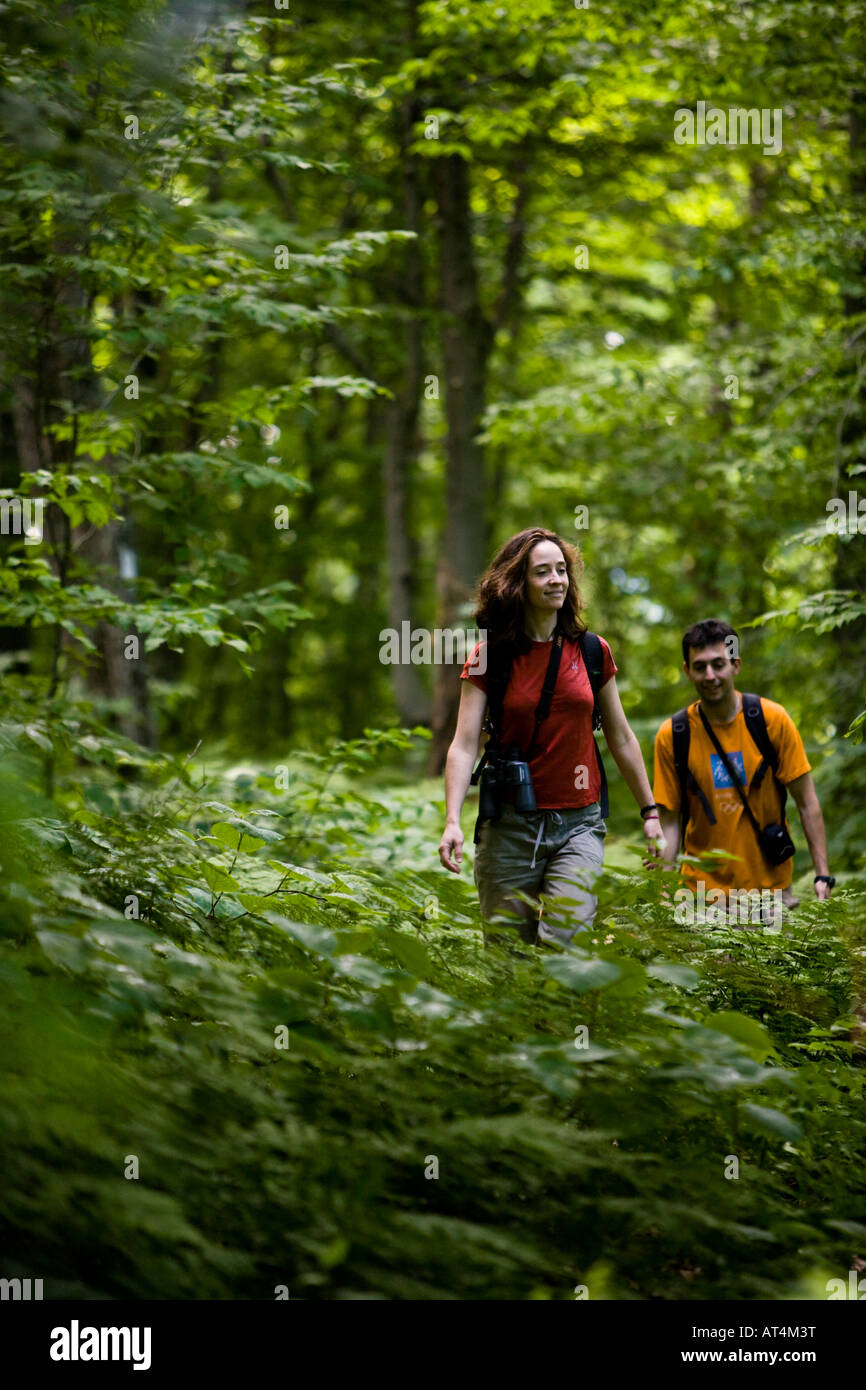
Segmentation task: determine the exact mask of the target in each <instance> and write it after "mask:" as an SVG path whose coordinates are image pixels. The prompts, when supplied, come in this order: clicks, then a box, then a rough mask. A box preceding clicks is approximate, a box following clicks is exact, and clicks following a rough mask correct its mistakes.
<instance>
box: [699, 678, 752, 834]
mask: <svg viewBox="0 0 866 1390" xmlns="http://www.w3.org/2000/svg"><path fill="white" fill-rule="evenodd" d="M698 714H699V715H700V717H701V723H702V724H703V726H704V728H705V729H706V731H707V737H708V738H709V739H710V742H711V743H712V745H713V747H714V748H715V750H716V752H717V753H718V755H719V757H720V758H721V760H722V762H723V763H724V766H725V771H726V772H727V774H728V776H729V777H730V779H731V785H732V786H734V787H736V789H737V793H738V795H739V798H740V800H741V801H742V803H743V810H744V811H745V813H746V815H747V816H748V817H749V820H750V821H751V823H752V829H753V830H754V832H755V834H756V835H757V836H758V838H759V839H760V835H761V827H760V826H759V825H758V822H757V821H756V820H755V817H754V815H753V814H752V808H751V806H750V805H749V802H748V799H747V797H746V793H745V792H744V791H743V787H742V784H741V782H740V779H739V777H738V775H737V769H736V768H735V767H734V765H733V763H732V762H731V760H730V759H729V757H728V755H727V753H726V752H725V750H724V748H723V747H722V745H721V744H720V743H719V740H718V739H717V738H716V736H715V734H714V733H713V731H712V728H711V727H710V723H709V720H708V719H707V717H706V715H705V714H704V712H703V710H702V709H701V705H700V701H699V702H698Z"/></svg>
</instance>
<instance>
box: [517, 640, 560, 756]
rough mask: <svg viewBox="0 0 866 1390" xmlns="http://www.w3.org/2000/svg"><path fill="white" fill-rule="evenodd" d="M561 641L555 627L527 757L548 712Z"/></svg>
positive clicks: (557, 667)
mask: <svg viewBox="0 0 866 1390" xmlns="http://www.w3.org/2000/svg"><path fill="white" fill-rule="evenodd" d="M562 642H563V633H562V631H561V629H560V628H559V627H557V628H556V630H555V632H554V634H553V641H552V643H551V647H550V657H549V659H548V662H547V672H546V674H545V677H544V685H543V686H542V687H541V699H540V700H539V701H538V704H537V705H536V708H535V728H534V729H533V731H532V738H531V739H530V740H529V747H528V748H527V750H526V753H525V755H524V756H525V757H526V758H527V759H528V758H530V757H531V756H532V750H533V748H534V747H535V740H536V739H537V738H538V730H539V729H540V728H541V725H542V724H543V723H544V721H545V719H546V718H547V716H548V715H549V714H550V706H551V702H552V700H553V692H554V689H555V688H556V678H557V676H558V675H559V663H560V661H561V660H562Z"/></svg>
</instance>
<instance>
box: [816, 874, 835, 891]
mask: <svg viewBox="0 0 866 1390" xmlns="http://www.w3.org/2000/svg"><path fill="white" fill-rule="evenodd" d="M813 882H814V883H829V885H830V887H831V888H835V887H836V880H835V878H834V877H833V875H832V874H816V875H815V877H814V880H813Z"/></svg>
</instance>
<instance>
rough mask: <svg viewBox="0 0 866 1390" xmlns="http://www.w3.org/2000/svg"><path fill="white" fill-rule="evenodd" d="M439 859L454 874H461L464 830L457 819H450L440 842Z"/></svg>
mask: <svg viewBox="0 0 866 1390" xmlns="http://www.w3.org/2000/svg"><path fill="white" fill-rule="evenodd" d="M439 859H440V862H441V863H442V864H443V866H444V867H445V868H446V869H450V870H451V872H452V874H459V872H460V869H461V866H462V864H463V831H462V830H461V829H460V825H459V823H458V822H457V821H456V820H450V821H448V822H447V824H446V826H445V833H444V834H443V836H442V839H441V840H440V842H439Z"/></svg>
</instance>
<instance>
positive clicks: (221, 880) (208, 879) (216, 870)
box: [201, 861, 240, 893]
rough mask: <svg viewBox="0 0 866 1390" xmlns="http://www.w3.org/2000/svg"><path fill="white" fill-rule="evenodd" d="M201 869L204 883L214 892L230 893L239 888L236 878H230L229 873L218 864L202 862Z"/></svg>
mask: <svg viewBox="0 0 866 1390" xmlns="http://www.w3.org/2000/svg"><path fill="white" fill-rule="evenodd" d="M201 871H202V873H203V874H204V879H205V883H206V884H207V885H208V887H209V888H212V889H213V891H214V892H215V893H231V892H234V891H236V890H237V889H238V888H240V884H239V883H238V881H237V879H234V878H232V876H231V874H229V873H226V871H225V869H222V868H220V866H219V864H211V863H208V862H207V861H206V862H205V863H204V864H202V866H201Z"/></svg>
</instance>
